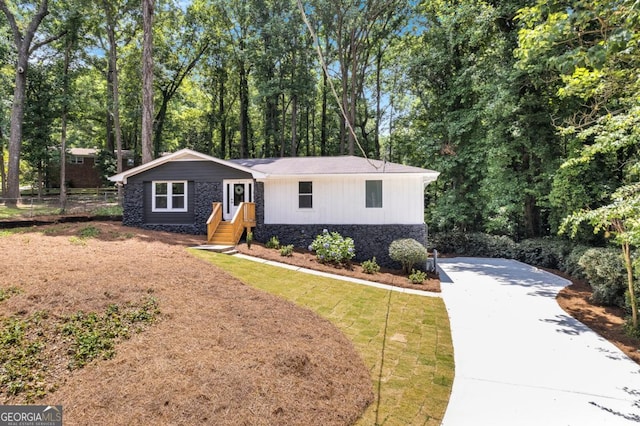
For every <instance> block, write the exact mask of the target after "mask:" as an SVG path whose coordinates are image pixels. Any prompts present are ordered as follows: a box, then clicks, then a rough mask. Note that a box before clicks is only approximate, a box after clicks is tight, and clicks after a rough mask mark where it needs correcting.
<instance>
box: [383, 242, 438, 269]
mask: <svg viewBox="0 0 640 426" xmlns="http://www.w3.org/2000/svg"><path fill="white" fill-rule="evenodd" d="M389 257H390V258H391V259H393V260H395V261H396V262H400V263H401V264H402V271H403V272H404V273H406V274H409V273H411V269H412V268H413V265H415V264H424V263H425V262H426V261H427V258H428V257H429V253H428V252H427V249H426V248H425V247H424V246H423V245H422V244H420V243H419V242H418V241H416V240H414V239H413V238H402V239H399V240H394V241H392V242H391V244H390V245H389Z"/></svg>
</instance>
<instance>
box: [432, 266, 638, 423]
mask: <svg viewBox="0 0 640 426" xmlns="http://www.w3.org/2000/svg"><path fill="white" fill-rule="evenodd" d="M439 266H440V269H441V275H440V278H441V285H442V295H443V298H444V301H445V304H446V306H447V310H448V312H449V318H450V321H451V333H452V337H453V346H454V353H455V366H456V367H455V368H456V372H455V380H454V383H453V390H452V393H451V398H450V400H449V405H448V408H447V411H446V414H445V418H444V420H443V422H442V425H443V426H468V425H478V426H482V425H491V426H501V425H505V426H506V425H508V426H525V425H536V426H540V425H544V426H555V425H562V426H566V425H576V426H589V425H594V426H610V425H611V426H617V425H636V426H638V425H640V366H638V364H636V363H635V362H633V361H632V360H630V359H629V358H628V357H627V356H626V355H624V354H623V353H622V352H621V351H620V350H618V349H617V348H616V347H615V346H613V345H612V344H610V343H609V342H608V341H606V340H604V339H602V338H601V337H599V336H598V335H597V334H596V333H595V332H593V331H591V329H589V328H588V327H586V326H585V325H584V324H582V323H580V322H579V321H577V320H575V319H574V318H572V317H571V316H569V315H568V314H566V313H565V312H564V311H563V310H562V309H561V308H560V307H559V306H558V304H557V302H556V300H555V296H556V294H557V293H558V291H560V289H562V288H563V287H565V286H566V285H568V284H570V283H569V282H568V281H567V280H564V279H562V278H560V277H557V276H555V275H553V274H550V273H547V272H545V271H541V270H539V269H537V268H533V267H531V266H528V265H525V264H523V263H520V262H517V261H514V260H505V259H477V258H454V259H442V260H440V262H439Z"/></svg>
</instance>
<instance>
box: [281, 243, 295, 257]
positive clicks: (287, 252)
mask: <svg viewBox="0 0 640 426" xmlns="http://www.w3.org/2000/svg"><path fill="white" fill-rule="evenodd" d="M280 256H284V257H290V256H293V244H289V245H286V246H282V247H280Z"/></svg>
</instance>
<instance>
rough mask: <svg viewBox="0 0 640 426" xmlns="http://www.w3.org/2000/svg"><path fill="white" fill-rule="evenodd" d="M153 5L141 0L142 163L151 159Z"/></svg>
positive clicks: (150, 2) (150, 0)
mask: <svg viewBox="0 0 640 426" xmlns="http://www.w3.org/2000/svg"><path fill="white" fill-rule="evenodd" d="M153 7H154V0H143V1H142V22H143V25H142V28H143V43H142V163H148V162H149V161H151V160H153V149H152V145H153V139H152V138H153Z"/></svg>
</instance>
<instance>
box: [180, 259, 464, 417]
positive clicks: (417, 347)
mask: <svg viewBox="0 0 640 426" xmlns="http://www.w3.org/2000/svg"><path fill="white" fill-rule="evenodd" d="M191 252H192V253H193V254H194V255H195V256H197V257H200V258H203V259H205V260H207V261H209V262H211V263H213V264H214V265H216V266H218V267H219V268H222V269H224V270H225V271H227V272H229V273H231V274H232V275H234V276H235V277H237V278H238V279H240V280H241V281H243V282H245V283H247V284H248V285H251V286H253V287H255V288H258V289H261V290H264V291H267V292H269V293H272V294H275V295H278V296H281V297H283V298H285V299H288V300H290V301H292V302H294V303H296V304H298V305H300V306H303V307H306V308H309V309H311V310H313V311H315V312H316V313H318V314H319V315H321V316H322V317H324V318H327V319H328V320H329V321H331V322H332V323H333V324H335V325H336V326H337V327H338V328H339V329H340V330H341V331H342V332H343V333H344V334H345V335H346V336H347V337H348V338H349V339H350V340H351V341H352V342H353V344H354V346H355V348H356V349H357V350H358V351H359V353H360V355H361V356H362V359H363V360H364V362H365V364H366V366H367V367H368V368H369V371H370V372H371V380H372V382H373V389H374V393H375V395H376V399H375V401H374V402H373V403H372V404H371V406H369V408H368V409H367V410H366V412H365V413H364V415H363V417H362V418H361V419H360V422H359V424H361V425H382V424H385V425H414V424H420V425H439V424H440V423H441V420H442V417H443V416H444V411H445V409H446V407H447V403H448V401H449V395H450V393H451V386H452V384H453V375H454V364H453V346H452V343H451V332H450V329H449V318H448V316H447V312H446V309H445V306H444V302H443V301H442V299H440V298H432V297H424V296H415V295H407V294H403V293H399V292H392V291H388V290H382V289H377V288H372V287H367V286H362V285H357V284H351V283H347V282H345V281H340V280H334V279H330V278H324V277H317V276H313V275H308V274H304V273H301V272H293V271H290V270H287V269H282V268H278V267H274V266H269V265H264V264H262V263H257V262H252V261H249V260H244V259H241V258H237V257H233V256H227V255H223V254H216V253H210V252H203V251H197V250H192V251H191Z"/></svg>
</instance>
